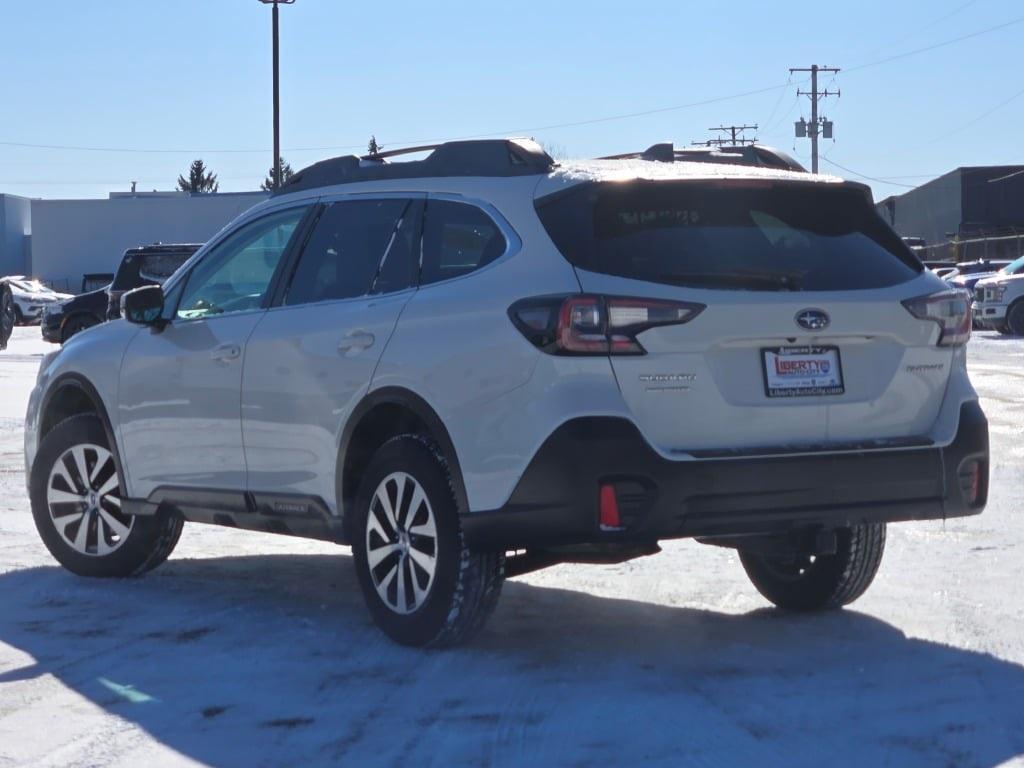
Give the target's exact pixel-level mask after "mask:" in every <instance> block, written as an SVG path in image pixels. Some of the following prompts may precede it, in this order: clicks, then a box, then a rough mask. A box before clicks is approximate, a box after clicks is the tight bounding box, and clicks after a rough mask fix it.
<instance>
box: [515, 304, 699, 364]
mask: <svg viewBox="0 0 1024 768" xmlns="http://www.w3.org/2000/svg"><path fill="white" fill-rule="evenodd" d="M703 309H704V305H703V304H694V303H692V302H686V301H672V300H670V299H638V298H632V297H623V296H599V295H593V294H574V295H571V296H540V297H537V298H531V299H523V300H522V301H517V302H516V303H515V304H513V305H512V306H511V307H509V310H508V314H509V317H510V318H511V319H512V322H513V323H514V324H515V326H516V328H518V329H519V330H520V332H521V333H522V334H523V335H524V336H525V337H526V338H527V339H528V340H529V341H530V342H531V343H532V344H533V345H534V346H535V347H537V348H538V349H540V350H542V351H544V352H547V353H549V354H553V355H609V354H611V355H643V354H646V350H645V349H644V348H643V346H642V345H641V344H640V342H639V341H638V340H637V338H636V337H637V334H639V333H642V332H643V331H646V330H648V329H650V328H656V327H659V326H665V325H681V324H683V323H687V322H689V321H690V320H692V319H693V318H695V317H696V316H697V315H698V314H700V312H701V311H703Z"/></svg>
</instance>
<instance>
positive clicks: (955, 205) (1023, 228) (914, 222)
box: [878, 165, 1024, 245]
mask: <svg viewBox="0 0 1024 768" xmlns="http://www.w3.org/2000/svg"><path fill="white" fill-rule="evenodd" d="M878 210H879V212H880V213H881V214H882V216H883V217H884V218H885V220H886V221H888V222H889V223H890V224H892V226H893V227H894V228H895V229H896V231H897V232H899V233H900V235H903V236H905V237H923V238H924V239H925V242H927V243H928V244H929V245H933V244H937V243H944V242H946V241H947V240H949V239H950V238H951V237H955V239H958V240H966V239H970V238H977V237H993V236H998V235H1013V234H1017V233H1024V165H991V166H984V167H969V168H957V169H956V170H955V171H951V172H949V173H947V174H945V175H943V176H939V177H938V178H937V179H933V180H932V181H929V182H928V183H927V184H922V185H921V186H920V187H917V188H916V189H912V190H910V191H909V192H907V193H905V194H902V195H897V196H894V197H887V198H886V199H884V200H882V201H881V202H880V203H878Z"/></svg>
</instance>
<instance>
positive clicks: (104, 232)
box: [0, 192, 266, 292]
mask: <svg viewBox="0 0 1024 768" xmlns="http://www.w3.org/2000/svg"><path fill="white" fill-rule="evenodd" d="M265 198H266V193H265V192H227V193H216V194H196V195H193V194H189V193H187V192H139V193H130V192H129V193H119V192H113V193H111V194H110V196H109V198H107V199H106V200H103V199H95V200H41V199H32V200H29V199H27V198H23V197H17V196H14V195H0V275H9V274H28V275H32V276H34V277H38V278H39V279H41V280H43V281H44V282H46V283H49V284H50V285H53V286H54V287H56V288H58V289H59V290H69V291H72V292H77V291H79V290H80V289H81V286H82V276H83V275H85V274H94V273H113V272H114V271H115V270H116V269H117V265H118V264H120V262H121V255H122V254H123V253H124V251H125V250H126V249H127V248H133V247H136V246H139V245H148V244H150V243H157V242H162V243H202V242H205V241H206V240H208V239H209V238H210V237H211V236H213V235H214V234H216V233H217V232H218V231H219V230H220V229H221V228H222V227H223V226H224V225H225V224H227V223H228V222H230V221H231V220H232V219H234V218H235V217H236V216H238V214H240V213H242V212H243V211H245V210H247V209H248V208H251V207H252V206H253V205H255V204H256V203H258V202H260V201H261V200H264V199H265Z"/></svg>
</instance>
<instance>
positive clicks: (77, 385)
mask: <svg viewBox="0 0 1024 768" xmlns="http://www.w3.org/2000/svg"><path fill="white" fill-rule="evenodd" d="M89 414H92V415H94V416H95V417H96V418H98V419H99V420H100V423H101V424H102V425H103V431H104V432H105V433H106V436H107V445H108V447H109V448H110V452H111V453H112V454H113V456H114V466H115V467H117V474H118V478H119V480H120V481H121V488H122V489H123V490H124V491H125V492H127V489H126V488H125V485H124V483H125V473H124V467H123V466H122V465H121V453H120V451H119V450H118V445H117V440H115V439H114V430H113V427H112V425H111V423H110V417H109V415H108V414H107V408H106V406H105V405H104V404H103V398H101V397H100V393H99V392H98V391H97V390H96V388H95V387H94V386H93V385H92V384H91V383H90V382H89V381H88V380H86V379H85V378H83V377H82V376H79V375H78V374H74V373H65V374H63V375H61V376H59V377H58V378H57V379H56V380H55V381H54V382H53V384H51V385H50V387H49V388H48V389H47V392H46V396H45V397H44V398H43V403H42V406H41V407H40V408H39V429H38V442H39V444H42V442H43V439H44V438H45V437H46V435H47V434H48V433H49V432H51V431H52V430H53V428H54V427H56V426H57V425H58V424H60V423H61V422H62V421H65V420H66V419H70V418H71V417H72V416H85V415H89Z"/></svg>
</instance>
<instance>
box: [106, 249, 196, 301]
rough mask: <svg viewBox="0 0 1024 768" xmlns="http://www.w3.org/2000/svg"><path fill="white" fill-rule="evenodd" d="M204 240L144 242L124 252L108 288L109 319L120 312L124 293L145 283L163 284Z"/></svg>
mask: <svg viewBox="0 0 1024 768" xmlns="http://www.w3.org/2000/svg"><path fill="white" fill-rule="evenodd" d="M201 246H202V243H174V244H163V243H154V244H153V245H143V246H141V247H139V248H129V249H128V250H127V251H125V252H124V257H123V258H122V259H121V265H120V266H119V267H118V268H117V273H116V274H115V275H114V280H113V282H112V283H111V284H110V286H109V287H108V288H107V309H106V316H107V319H108V320H113V319H115V318H118V317H120V316H121V295H122V294H123V293H124V292H125V291H130V290H132V289H134V288H141V287H142V286H143V285H163V283H164V281H165V280H166V279H167V278H168V277H170V276H171V275H173V274H174V272H175V270H177V269H178V267H180V266H181V265H182V264H184V263H185V262H186V261H188V258H189V257H190V256H191V255H192V254H193V253H195V252H196V251H198V250H199V248H200V247H201Z"/></svg>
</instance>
